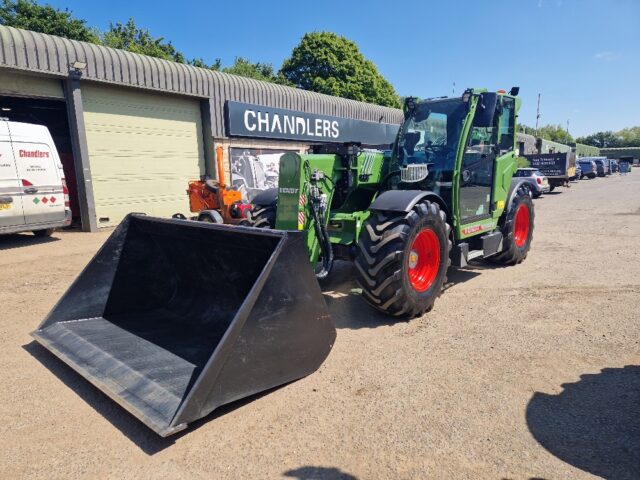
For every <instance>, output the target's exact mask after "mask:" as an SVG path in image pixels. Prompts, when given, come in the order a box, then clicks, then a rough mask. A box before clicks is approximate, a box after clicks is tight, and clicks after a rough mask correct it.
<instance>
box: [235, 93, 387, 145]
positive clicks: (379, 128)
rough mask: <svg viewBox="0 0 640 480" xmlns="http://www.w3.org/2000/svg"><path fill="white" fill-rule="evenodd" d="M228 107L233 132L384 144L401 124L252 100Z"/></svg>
mask: <svg viewBox="0 0 640 480" xmlns="http://www.w3.org/2000/svg"><path fill="white" fill-rule="evenodd" d="M226 109H227V133H228V135H230V136H239V137H262V138H282V139H288V140H310V141H315V142H324V143H326V142H361V143H363V144H365V145H385V144H389V143H391V142H393V140H394V139H395V136H396V133H397V132H398V125H392V124H388V123H382V122H370V121H364V120H355V119H352V118H343V117H332V116H328V115H319V114H313V113H307V112H299V111H295V110H285V109H282V108H272V107H266V106H262V105H252V104H249V103H240V102H232V101H227V103H226Z"/></svg>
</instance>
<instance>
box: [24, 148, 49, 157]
mask: <svg viewBox="0 0 640 480" xmlns="http://www.w3.org/2000/svg"><path fill="white" fill-rule="evenodd" d="M18 155H20V158H49V152H43V151H42V150H19V151H18Z"/></svg>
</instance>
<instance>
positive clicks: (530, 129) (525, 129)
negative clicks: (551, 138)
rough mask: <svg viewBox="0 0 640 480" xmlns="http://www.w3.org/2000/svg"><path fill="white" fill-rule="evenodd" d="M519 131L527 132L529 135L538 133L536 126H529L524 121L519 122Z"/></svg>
mask: <svg viewBox="0 0 640 480" xmlns="http://www.w3.org/2000/svg"><path fill="white" fill-rule="evenodd" d="M518 132H520V133H526V134H527V135H535V134H536V130H535V128H533V127H529V126H528V125H525V124H524V123H519V124H518Z"/></svg>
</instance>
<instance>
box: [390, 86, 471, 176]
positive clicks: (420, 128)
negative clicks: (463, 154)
mask: <svg viewBox="0 0 640 480" xmlns="http://www.w3.org/2000/svg"><path fill="white" fill-rule="evenodd" d="M466 114H467V108H466V104H465V103H463V102H462V99H460V98H455V99H447V100H436V101H430V102H423V103H419V104H418V105H417V107H416V109H415V110H414V112H413V114H412V115H411V116H410V117H409V118H407V120H406V121H405V122H404V125H403V127H402V133H401V137H400V138H401V140H400V143H399V145H398V147H399V148H398V160H399V162H400V164H402V165H406V164H410V163H431V162H432V161H434V160H436V157H442V156H445V155H447V154H451V153H452V152H453V154H454V156H455V152H456V150H457V148H458V142H459V140H460V135H461V134H462V127H463V124H464V119H465V116H466Z"/></svg>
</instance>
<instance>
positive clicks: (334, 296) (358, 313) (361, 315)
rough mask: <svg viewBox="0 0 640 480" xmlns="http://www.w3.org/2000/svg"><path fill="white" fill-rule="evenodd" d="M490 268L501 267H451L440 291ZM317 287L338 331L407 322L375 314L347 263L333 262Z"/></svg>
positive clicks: (491, 265) (478, 265) (350, 264)
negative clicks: (329, 272) (319, 288)
mask: <svg viewBox="0 0 640 480" xmlns="http://www.w3.org/2000/svg"><path fill="white" fill-rule="evenodd" d="M494 268H502V265H494V264H487V263H477V264H476V263H473V264H471V265H469V267H467V268H465V269H458V268H451V269H449V272H448V274H447V282H446V283H445V285H444V287H443V290H444V291H446V290H449V289H450V288H453V287H455V286H456V285H459V284H461V283H464V282H467V281H469V280H471V279H473V278H475V277H477V276H478V275H481V274H482V271H483V270H491V269H494ZM320 287H321V288H322V293H323V295H324V299H325V301H326V302H327V305H328V306H329V311H330V312H331V317H332V318H333V323H334V324H335V326H336V328H338V329H341V328H349V329H360V328H377V327H380V326H389V325H393V324H396V323H398V322H403V321H407V320H406V319H405V320H402V319H397V318H393V317H389V316H388V315H385V314H383V313H381V312H379V311H377V310H376V309H374V308H373V307H372V306H371V305H369V303H368V302H367V301H366V300H365V299H364V298H362V290H361V288H360V286H359V285H358V283H357V282H356V272H355V267H354V266H353V263H351V262H336V263H335V264H334V267H333V270H332V271H331V274H330V275H329V277H328V278H327V279H326V280H324V281H322V282H321V283H320Z"/></svg>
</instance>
